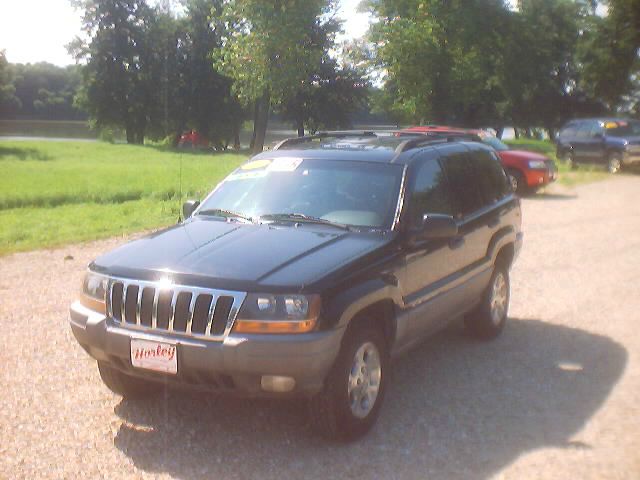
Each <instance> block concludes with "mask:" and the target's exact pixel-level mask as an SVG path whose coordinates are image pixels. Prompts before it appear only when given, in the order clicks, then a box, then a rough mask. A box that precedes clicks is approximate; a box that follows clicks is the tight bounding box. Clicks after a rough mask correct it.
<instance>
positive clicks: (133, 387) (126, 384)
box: [98, 362, 160, 398]
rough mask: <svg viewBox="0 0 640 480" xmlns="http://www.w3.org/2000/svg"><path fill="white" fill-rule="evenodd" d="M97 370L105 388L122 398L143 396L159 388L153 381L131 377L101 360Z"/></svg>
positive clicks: (155, 391) (153, 392)
mask: <svg viewBox="0 0 640 480" xmlns="http://www.w3.org/2000/svg"><path fill="white" fill-rule="evenodd" d="M98 371H99V372H100V378H102V381H103V382H104V384H105V385H106V386H107V388H108V389H109V390H111V391H112V392H113V393H116V394H118V395H120V396H121V397H124V398H144V397H148V396H151V395H153V394H155V393H157V392H158V391H159V390H160V386H159V385H157V384H155V383H153V382H148V381H145V380H142V379H139V378H135V377H132V376H130V375H127V374H126V373H123V372H121V371H120V370H116V369H115V368H113V367H110V366H109V365H108V364H106V363H103V362H98Z"/></svg>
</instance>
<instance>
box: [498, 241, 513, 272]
mask: <svg viewBox="0 0 640 480" xmlns="http://www.w3.org/2000/svg"><path fill="white" fill-rule="evenodd" d="M514 256H515V248H514V246H513V243H509V244H507V245H505V246H504V247H502V248H501V249H500V251H499V252H498V255H496V262H495V263H496V265H504V266H505V267H507V268H510V267H511V264H512V263H513V257H514Z"/></svg>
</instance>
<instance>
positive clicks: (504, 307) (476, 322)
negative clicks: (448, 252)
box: [464, 262, 510, 340]
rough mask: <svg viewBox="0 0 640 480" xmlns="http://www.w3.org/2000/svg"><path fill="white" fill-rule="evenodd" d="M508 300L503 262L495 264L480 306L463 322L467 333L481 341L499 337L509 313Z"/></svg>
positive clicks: (508, 291)
mask: <svg viewBox="0 0 640 480" xmlns="http://www.w3.org/2000/svg"><path fill="white" fill-rule="evenodd" d="M509 298H510V282H509V269H508V268H507V266H506V265H505V264H504V262H500V263H496V265H495V267H494V269H493V273H492V274H491V281H490V282H489V286H488V287H487V289H486V290H485V292H484V294H483V296H482V301H481V303H480V305H479V306H478V308H477V309H476V310H475V311H474V312H472V313H471V314H469V315H468V316H467V317H466V318H465V320H464V323H465V327H466V329H467V331H468V332H469V333H470V334H471V335H472V336H474V337H477V338H480V339H483V340H490V339H493V338H495V337H497V336H498V335H500V333H501V332H502V330H503V329H504V325H505V323H506V321H507V315H508V313H509Z"/></svg>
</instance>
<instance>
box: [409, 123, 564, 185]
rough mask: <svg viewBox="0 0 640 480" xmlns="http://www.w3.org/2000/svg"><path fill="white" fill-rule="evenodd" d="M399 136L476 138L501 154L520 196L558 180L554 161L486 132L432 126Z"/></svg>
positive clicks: (414, 128) (501, 158)
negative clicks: (517, 148)
mask: <svg viewBox="0 0 640 480" xmlns="http://www.w3.org/2000/svg"><path fill="white" fill-rule="evenodd" d="M399 133H400V134H425V135H430V134H431V135H444V134H449V133H450V134H453V135H474V136H476V137H477V139H478V141H481V142H483V143H485V144H487V145H489V146H491V147H493V149H494V150H495V151H496V152H498V156H499V157H500V161H501V162H502V166H503V167H504V169H505V170H506V172H507V174H508V175H509V181H510V182H511V187H512V188H513V189H514V191H516V192H518V193H520V194H527V193H534V192H535V191H537V190H538V189H540V188H542V187H545V186H546V185H548V184H549V183H551V182H553V181H555V180H556V178H557V168H556V164H555V162H554V161H553V160H551V159H550V158H548V157H546V156H544V155H542V154H540V153H536V152H530V151H527V150H515V149H513V148H511V147H509V146H508V145H506V144H505V143H504V142H502V141H501V140H500V139H498V138H497V137H495V136H493V135H491V134H490V133H488V132H486V131H485V130H477V129H466V128H456V127H448V126H443V125H428V126H420V127H410V128H406V129H404V130H401V131H400V132H399Z"/></svg>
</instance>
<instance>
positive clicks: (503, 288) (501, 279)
mask: <svg viewBox="0 0 640 480" xmlns="http://www.w3.org/2000/svg"><path fill="white" fill-rule="evenodd" d="M508 307H509V285H508V284H507V281H506V278H505V276H504V273H502V272H498V274H497V275H496V276H495V278H494V279H493V285H492V286H491V300H490V308H491V321H492V322H493V324H494V325H496V326H497V325H500V323H501V322H502V320H503V319H504V317H505V315H506V314H507V308H508Z"/></svg>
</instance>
